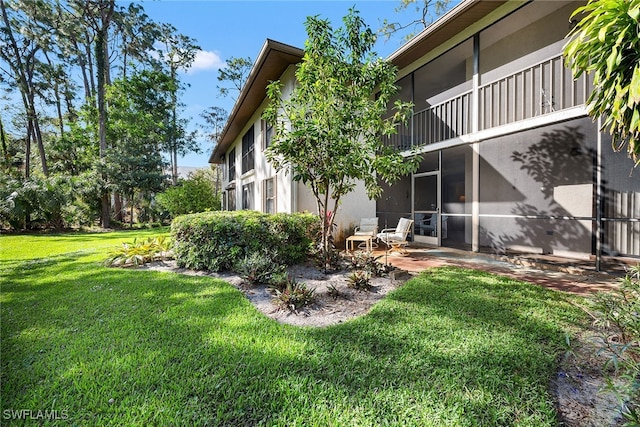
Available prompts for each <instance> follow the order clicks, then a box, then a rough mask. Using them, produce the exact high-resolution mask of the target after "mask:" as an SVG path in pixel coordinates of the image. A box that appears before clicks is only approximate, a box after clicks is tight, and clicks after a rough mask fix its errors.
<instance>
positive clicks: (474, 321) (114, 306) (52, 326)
mask: <svg viewBox="0 0 640 427" xmlns="http://www.w3.org/2000/svg"><path fill="white" fill-rule="evenodd" d="M162 231H164V232H166V230H161V231H158V230H149V231H135V232H117V233H103V234H70V235H46V236H38V235H19V236H18V235H16V236H0V263H1V264H0V280H1V281H0V286H1V293H0V304H1V319H0V323H1V351H2V352H1V368H2V372H1V378H0V379H1V382H2V389H1V397H0V399H1V400H0V409H1V412H0V416H1V417H2V419H1V420H0V424H2V425H6V424H8V423H12V420H11V419H10V418H12V417H13V415H12V412H11V411H20V410H29V411H31V413H27V415H29V416H30V417H31V418H38V417H39V416H42V417H46V415H47V413H46V412H45V411H57V412H54V413H53V414H54V415H57V416H58V417H59V418H66V419H63V420H59V421H57V422H58V423H59V424H61V425H68V424H76V425H214V426H253V425H270V426H271V425H277V426H296V425H304V426H314V425H317V426H332V425H335V426H381V425H415V426H431V425H433V426H473V425H478V426H496V425H504V426H517V425H520V426H553V425H556V418H555V413H554V408H553V404H552V401H551V399H552V397H551V395H550V394H549V392H548V384H549V380H550V378H551V377H553V376H554V375H555V369H556V361H557V359H558V356H559V355H560V354H561V353H562V348H563V347H562V343H563V342H564V336H565V332H567V331H574V330H575V328H577V327H579V326H580V324H581V323H582V322H583V321H584V319H583V314H582V312H581V311H579V310H578V309H576V308H575V306H573V305H572V304H570V303H569V301H570V297H568V296H566V295H564V294H560V293H557V292H552V291H549V290H546V289H542V288H539V287H535V286H531V285H528V284H525V283H522V282H517V281H514V280H511V279H506V278H502V277H498V276H494V275H491V274H486V273H482V272H477V271H472V270H464V269H458V268H440V269H436V270H431V271H429V272H427V273H424V274H422V275H421V276H420V277H418V278H414V279H412V280H411V281H409V282H407V283H406V284H405V285H404V286H403V287H402V288H400V289H398V290H397V291H395V292H394V293H392V294H390V295H389V296H387V297H386V298H385V299H384V300H383V301H382V302H381V303H379V304H377V305H376V306H375V307H374V309H373V310H372V311H371V312H370V314H369V315H367V316H365V317H362V318H359V319H356V320H353V321H349V322H346V323H344V324H340V325H336V326H333V327H329V328H324V329H312V328H296V327H292V326H285V325H280V324H278V323H276V322H275V321H273V320H270V319H269V318H267V317H265V316H264V315H262V314H261V313H260V312H258V311H257V310H255V309H254V307H253V306H252V305H251V304H250V303H249V302H248V301H247V300H246V299H245V298H244V297H243V295H242V294H241V293H240V292H239V291H237V290H236V289H235V288H233V287H232V286H230V285H228V284H227V283H225V282H223V281H220V280H215V279H212V278H206V277H186V276H180V275H177V274H173V273H159V272H151V271H136V270H128V269H114V268H105V267H103V266H102V265H101V263H100V262H101V260H103V259H104V258H106V254H107V252H108V249H109V248H110V247H113V246H115V245H118V244H119V242H121V241H123V240H127V241H128V240H132V239H133V237H134V236H141V237H146V236H150V235H157V234H158V233H159V232H162ZM571 298H573V297H571ZM38 411H42V412H40V413H39V412H38ZM22 414H23V416H24V412H23V413H22ZM48 414H49V415H51V414H52V412H49V413H48ZM38 421H43V420H42V419H40V420H38ZM34 422H36V421H34V420H28V421H27V424H32V423H34ZM17 423H18V424H20V422H17Z"/></svg>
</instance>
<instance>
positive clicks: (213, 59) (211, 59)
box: [188, 50, 226, 73]
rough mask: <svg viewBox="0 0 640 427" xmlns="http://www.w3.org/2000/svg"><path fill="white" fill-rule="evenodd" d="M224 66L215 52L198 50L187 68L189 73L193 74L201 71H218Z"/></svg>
mask: <svg viewBox="0 0 640 427" xmlns="http://www.w3.org/2000/svg"><path fill="white" fill-rule="evenodd" d="M225 65H226V64H225V62H224V61H223V60H222V58H220V55H218V54H217V53H215V52H211V51H208V50H200V51H198V53H196V58H195V60H194V61H193V64H192V65H191V68H189V71H188V72H189V73H195V72H198V71H202V70H219V69H220V68H222V67H224V66H225Z"/></svg>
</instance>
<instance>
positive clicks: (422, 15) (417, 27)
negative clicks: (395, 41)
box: [380, 0, 460, 41]
mask: <svg viewBox="0 0 640 427" xmlns="http://www.w3.org/2000/svg"><path fill="white" fill-rule="evenodd" d="M459 1H460V0H455V1H452V0H400V5H399V6H398V7H396V12H402V11H404V10H406V9H408V8H409V7H410V6H413V7H414V10H415V12H416V18H415V19H413V20H412V21H409V22H404V23H401V22H392V21H389V20H387V19H386V18H385V19H384V20H383V21H382V28H381V29H380V33H381V34H382V35H384V37H385V39H386V40H389V39H390V38H391V36H392V35H393V34H396V33H398V32H402V31H404V30H408V31H409V32H408V33H407V34H406V35H405V36H404V37H403V39H404V40H405V41H409V40H411V39H412V38H414V37H415V35H416V34H417V33H418V32H420V31H422V30H424V29H425V28H427V27H428V26H429V25H431V24H432V23H433V21H434V19H435V18H437V17H439V16H441V15H444V14H445V13H446V12H447V11H448V10H449V9H450V8H451V6H450V4H451V3H454V4H456V3H458V2H459Z"/></svg>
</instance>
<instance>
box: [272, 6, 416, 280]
mask: <svg viewBox="0 0 640 427" xmlns="http://www.w3.org/2000/svg"><path fill="white" fill-rule="evenodd" d="M343 21H344V27H343V28H340V29H338V30H336V31H334V30H333V29H332V28H331V26H330V24H329V22H328V21H326V20H322V19H319V18H318V17H309V18H307V21H306V23H305V27H306V31H307V34H308V39H307V42H306V43H305V54H304V57H303V59H302V62H301V63H300V64H299V65H298V67H297V70H296V79H297V85H296V87H295V89H294V91H293V93H292V94H291V96H290V97H289V98H288V99H284V98H283V96H282V91H281V87H282V85H281V83H280V82H279V81H276V82H273V83H271V84H270V85H269V87H268V89H267V95H268V97H269V100H270V101H271V102H270V104H269V106H268V107H267V108H266V110H265V112H264V118H265V119H266V120H267V121H268V122H269V123H271V124H272V125H273V127H274V138H273V141H272V143H271V145H270V146H269V148H268V149H267V150H266V156H267V158H268V159H269V161H270V162H271V163H272V164H273V165H274V166H275V168H276V169H277V170H291V172H292V173H293V179H294V180H295V181H302V182H303V183H304V184H305V185H307V186H308V187H309V188H310V189H311V191H312V193H313V195H314V196H315V199H316V203H317V209H318V214H319V215H320V216H321V218H323V219H326V220H325V221H322V222H323V224H324V225H323V228H322V247H321V251H322V255H323V257H324V260H325V268H327V267H328V266H327V264H326V263H327V261H328V257H329V256H330V254H331V249H332V248H331V247H330V239H329V237H330V234H331V230H332V228H333V223H334V221H335V212H336V208H337V207H338V205H339V204H340V200H341V199H342V197H344V196H345V195H346V194H348V193H349V192H351V191H352V190H353V189H354V187H355V185H356V182H358V181H362V182H364V185H365V188H366V191H367V195H368V196H369V197H370V198H372V199H374V198H377V197H379V196H380V194H381V192H382V189H381V187H380V186H379V181H378V180H379V179H382V180H384V181H386V182H392V181H394V180H396V179H398V178H399V177H400V176H402V175H405V174H408V173H410V172H412V171H414V170H415V169H416V168H417V165H418V161H419V159H418V158H417V157H416V156H412V157H411V158H409V159H405V158H404V157H403V156H402V155H401V153H399V152H397V151H395V150H393V149H392V148H390V147H387V146H385V145H383V143H382V139H381V137H382V136H383V135H390V134H392V133H394V132H395V129H396V126H397V125H398V124H399V123H401V122H405V121H406V120H407V119H408V117H409V115H410V114H411V104H407V103H402V102H400V101H396V102H395V105H394V109H395V113H394V114H393V115H392V116H391V117H388V118H386V119H384V118H383V116H384V115H385V114H386V113H387V107H388V105H389V103H390V101H391V99H392V97H393V96H394V94H395V93H396V91H397V88H396V86H395V80H396V74H397V70H396V68H395V67H394V66H393V65H392V64H391V63H389V62H388V61H385V60H382V59H379V58H376V55H375V53H373V52H372V50H371V49H372V47H373V44H374V43H375V40H376V36H375V34H374V33H373V31H371V29H370V28H369V27H368V26H366V25H365V23H364V21H363V20H362V18H361V17H360V16H359V14H358V12H357V11H355V10H354V9H350V10H349V14H348V15H347V16H345V17H344V18H343ZM331 202H333V207H331V206H329V204H330V203H331ZM330 211H331V212H334V214H330V213H329V212H330Z"/></svg>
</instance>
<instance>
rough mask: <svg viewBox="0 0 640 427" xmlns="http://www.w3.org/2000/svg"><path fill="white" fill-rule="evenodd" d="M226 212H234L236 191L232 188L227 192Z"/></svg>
mask: <svg viewBox="0 0 640 427" xmlns="http://www.w3.org/2000/svg"><path fill="white" fill-rule="evenodd" d="M227 210H230V211H235V210H236V189H235V188H232V189H229V190H227Z"/></svg>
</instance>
